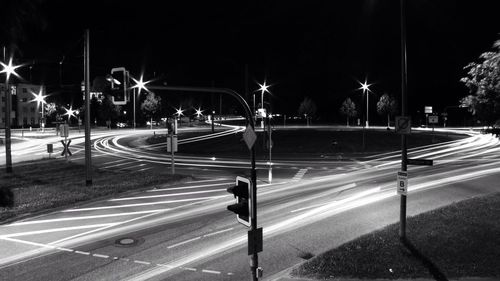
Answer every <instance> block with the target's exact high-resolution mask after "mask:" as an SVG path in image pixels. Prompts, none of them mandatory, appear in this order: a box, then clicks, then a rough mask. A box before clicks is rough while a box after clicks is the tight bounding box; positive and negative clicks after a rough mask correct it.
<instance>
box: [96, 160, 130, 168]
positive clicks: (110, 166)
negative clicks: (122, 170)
mask: <svg viewBox="0 0 500 281" xmlns="http://www.w3.org/2000/svg"><path fill="white" fill-rule="evenodd" d="M127 164H131V163H130V162H125V163H118V164H114V165H109V166H105V167H101V169H109V168H113V167H120V166H123V165H127Z"/></svg>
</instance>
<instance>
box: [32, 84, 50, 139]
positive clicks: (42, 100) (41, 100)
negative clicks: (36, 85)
mask: <svg viewBox="0 0 500 281" xmlns="http://www.w3.org/2000/svg"><path fill="white" fill-rule="evenodd" d="M31 94H32V95H33V96H34V97H35V98H34V99H33V100H31V101H32V102H35V101H36V107H37V108H38V107H39V106H40V104H42V122H41V126H42V132H45V119H44V115H45V114H44V109H45V106H44V105H45V104H46V103H47V102H46V101H45V98H46V97H47V96H46V95H44V94H43V87H40V90H39V91H38V94H35V93H33V92H31Z"/></svg>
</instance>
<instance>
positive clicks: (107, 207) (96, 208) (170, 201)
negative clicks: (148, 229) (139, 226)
mask: <svg viewBox="0 0 500 281" xmlns="http://www.w3.org/2000/svg"><path fill="white" fill-rule="evenodd" d="M221 197H224V196H207V197H198V198H189V199H179V200H167V201H158V202H147V203H138V204H127V205H118V206H104V207H93V208H80V209H68V210H64V211H62V212H82V211H95V210H105V209H116V208H128V207H138V206H148V205H156V204H171V203H179V202H188V201H197V200H203V199H216V198H221Z"/></svg>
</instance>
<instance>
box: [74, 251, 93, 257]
mask: <svg viewBox="0 0 500 281" xmlns="http://www.w3.org/2000/svg"><path fill="white" fill-rule="evenodd" d="M75 254H81V255H86V256H88V255H90V253H89V252H82V251H75Z"/></svg>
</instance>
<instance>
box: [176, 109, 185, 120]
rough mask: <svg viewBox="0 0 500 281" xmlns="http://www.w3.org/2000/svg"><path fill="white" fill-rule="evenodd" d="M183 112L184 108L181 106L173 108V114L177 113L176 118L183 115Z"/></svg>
mask: <svg viewBox="0 0 500 281" xmlns="http://www.w3.org/2000/svg"><path fill="white" fill-rule="evenodd" d="M183 112H184V110H183V109H182V106H181V107H179V108H176V109H175V114H177V118H180V117H181V116H183V115H184V113H183Z"/></svg>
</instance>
